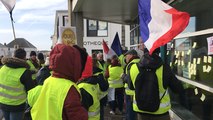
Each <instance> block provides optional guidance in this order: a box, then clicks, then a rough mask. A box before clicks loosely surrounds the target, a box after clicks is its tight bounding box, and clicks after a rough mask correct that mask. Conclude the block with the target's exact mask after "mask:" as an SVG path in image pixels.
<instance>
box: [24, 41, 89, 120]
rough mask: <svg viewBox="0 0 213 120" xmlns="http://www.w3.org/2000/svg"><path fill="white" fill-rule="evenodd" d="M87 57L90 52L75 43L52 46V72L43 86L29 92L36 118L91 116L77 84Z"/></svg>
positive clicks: (80, 119) (80, 118) (59, 119)
mask: <svg viewBox="0 0 213 120" xmlns="http://www.w3.org/2000/svg"><path fill="white" fill-rule="evenodd" d="M86 57H87V53H86V52H84V51H83V50H82V49H81V48H79V47H78V46H76V45H74V46H69V45H64V44H57V45H56V46H55V47H54V48H53V50H52V51H51V53H50V65H49V67H50V69H51V70H52V71H53V72H52V76H51V77H48V78H47V79H46V80H45V81H44V84H43V86H40V87H39V88H37V89H34V90H35V91H30V92H29V93H28V96H29V97H28V102H29V103H32V104H30V105H31V106H32V109H31V116H32V119H33V120H87V119H88V113H87V111H86V109H85V108H84V107H83V106H82V104H81V95H80V90H79V88H78V87H77V85H76V82H77V81H78V79H79V78H80V76H81V73H82V71H83V69H84V66H85V62H86ZM35 92H39V94H37V93H35ZM33 95H36V96H33Z"/></svg>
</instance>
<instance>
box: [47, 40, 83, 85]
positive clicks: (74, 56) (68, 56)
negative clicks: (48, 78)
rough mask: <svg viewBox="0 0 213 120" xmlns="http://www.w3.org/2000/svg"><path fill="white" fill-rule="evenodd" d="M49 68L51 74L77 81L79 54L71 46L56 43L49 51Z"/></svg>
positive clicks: (79, 72)
mask: <svg viewBox="0 0 213 120" xmlns="http://www.w3.org/2000/svg"><path fill="white" fill-rule="evenodd" d="M49 68H50V69H51V70H52V71H53V76H55V77H59V78H65V79H69V80H72V81H73V82H77V80H78V79H79V78H80V76H81V69H82V64H81V55H80V52H79V51H78V49H76V48H75V47H72V46H68V45H64V44H57V45H56V46H55V47H54V48H53V50H52V51H51V53H50V65H49Z"/></svg>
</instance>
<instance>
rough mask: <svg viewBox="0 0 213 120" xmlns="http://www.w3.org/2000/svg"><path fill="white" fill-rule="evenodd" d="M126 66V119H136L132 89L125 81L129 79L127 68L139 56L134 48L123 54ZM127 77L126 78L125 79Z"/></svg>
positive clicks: (137, 59) (138, 59)
mask: <svg viewBox="0 0 213 120" xmlns="http://www.w3.org/2000/svg"><path fill="white" fill-rule="evenodd" d="M124 56H125V60H126V66H125V67H124V75H123V79H124V82H125V84H124V88H125V94H126V97H125V98H126V120H136V113H135V112H134V111H133V109H132V98H133V95H134V90H131V89H129V87H128V84H127V81H129V79H130V78H129V77H128V74H129V70H130V68H131V66H132V65H133V64H134V63H138V62H139V61H140V58H139V56H138V53H137V51H136V50H134V49H132V50H129V51H127V52H126V53H125V54H124ZM126 79H127V80H126Z"/></svg>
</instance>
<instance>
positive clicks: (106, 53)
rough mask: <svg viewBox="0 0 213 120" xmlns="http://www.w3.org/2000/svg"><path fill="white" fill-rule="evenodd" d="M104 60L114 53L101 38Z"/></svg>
mask: <svg viewBox="0 0 213 120" xmlns="http://www.w3.org/2000/svg"><path fill="white" fill-rule="evenodd" d="M102 45H103V50H104V60H105V61H106V60H107V59H111V58H112V56H113V55H116V54H115V52H114V51H113V50H112V49H109V47H108V46H107V43H106V42H105V41H104V40H103V43H102Z"/></svg>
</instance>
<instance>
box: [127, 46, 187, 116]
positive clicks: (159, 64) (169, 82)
mask: <svg viewBox="0 0 213 120" xmlns="http://www.w3.org/2000/svg"><path fill="white" fill-rule="evenodd" d="M159 52H160V48H158V49H156V50H155V51H154V52H153V53H152V55H149V53H145V55H144V56H143V58H142V60H141V61H140V62H139V64H138V65H137V64H133V65H132V67H131V69H130V78H131V81H129V83H128V85H129V87H130V89H135V90H137V89H139V88H135V86H134V85H135V81H136V77H137V74H139V73H138V72H136V71H138V70H139V68H138V67H139V66H140V67H143V68H149V69H156V71H157V72H158V71H162V74H161V75H160V76H159V73H158V74H157V72H156V75H157V76H158V79H159V78H162V79H159V80H158V81H160V80H162V82H160V83H162V85H159V92H160V93H159V94H161V93H164V92H165V91H167V89H168V88H170V89H171V90H172V91H173V92H174V93H178V94H179V95H181V96H184V94H185V93H184V89H183V86H182V83H181V81H179V80H178V79H177V78H176V77H175V75H174V74H173V73H172V70H171V68H170V67H169V66H168V65H167V64H165V63H163V61H162V59H161V58H160V57H159V55H158V54H159ZM161 68H162V69H161ZM160 73H161V72H160ZM161 76H162V77H161ZM144 79H145V78H144ZM161 86H162V87H163V88H161ZM182 100H184V99H182ZM134 101H135V99H134ZM138 104H143V103H133V110H134V111H136V112H137V113H138V120H150V119H153V120H170V117H169V112H168V110H169V109H170V108H171V103H170V99H169V93H168V91H167V92H165V94H164V95H163V97H162V99H161V101H160V107H159V108H158V110H157V111H155V112H148V111H142V110H140V109H139V108H138ZM182 104H184V101H182Z"/></svg>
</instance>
